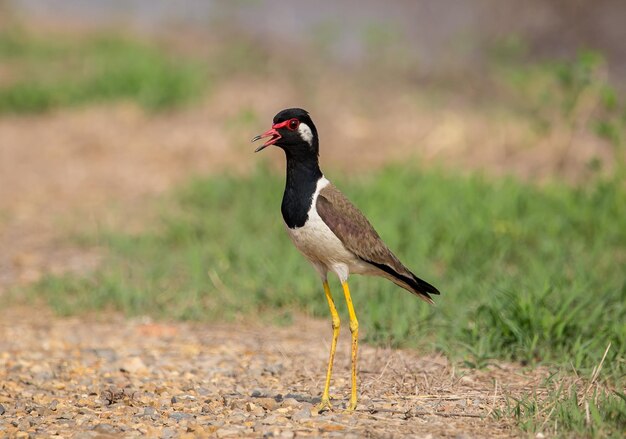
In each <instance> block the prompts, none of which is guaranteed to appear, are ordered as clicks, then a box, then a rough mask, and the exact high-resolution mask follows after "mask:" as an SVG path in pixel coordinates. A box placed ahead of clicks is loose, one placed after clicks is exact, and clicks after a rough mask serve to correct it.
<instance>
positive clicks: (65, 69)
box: [0, 29, 208, 114]
mask: <svg viewBox="0 0 626 439" xmlns="http://www.w3.org/2000/svg"><path fill="white" fill-rule="evenodd" d="M0 64H1V65H2V75H0V114H1V113H37V112H43V111H46V110H50V109H53V108H57V107H66V106H75V105H81V104H86V103H98V102H109V101H113V100H132V101H135V102H137V103H138V104H140V105H141V106H143V107H144V108H146V109H150V110H159V109H164V108H169V107H172V106H176V105H180V104H183V103H185V102H187V101H189V100H191V99H193V98H196V97H197V96H199V95H200V94H201V93H202V92H203V91H204V90H205V89H206V86H207V82H208V81H207V70H206V67H205V66H203V65H202V64H201V63H200V62H198V61H192V60H189V59H183V58H181V57H175V56H173V55H171V54H168V53H167V52H166V51H164V50H162V49H160V48H158V47H155V46H152V45H149V44H146V43H143V42H140V41H135V40H132V39H129V38H124V37H121V36H111V35H93V34H91V35H84V36H74V37H72V38H70V37H67V36H60V35H58V34H57V35H52V36H50V37H49V38H44V37H37V36H34V35H31V34H27V33H24V32H21V31H19V30H15V29H13V30H9V31H5V32H0Z"/></svg>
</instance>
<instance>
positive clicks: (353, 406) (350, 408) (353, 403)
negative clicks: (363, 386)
mask: <svg viewBox="0 0 626 439" xmlns="http://www.w3.org/2000/svg"><path fill="white" fill-rule="evenodd" d="M355 410H356V398H350V403H349V404H348V408H347V409H346V411H348V412H353V411H355Z"/></svg>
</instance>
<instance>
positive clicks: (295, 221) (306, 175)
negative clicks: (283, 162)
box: [281, 155, 323, 229]
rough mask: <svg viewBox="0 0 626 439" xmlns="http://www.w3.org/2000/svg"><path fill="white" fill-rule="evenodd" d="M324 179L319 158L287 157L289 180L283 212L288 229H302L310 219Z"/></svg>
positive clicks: (287, 179) (286, 186)
mask: <svg viewBox="0 0 626 439" xmlns="http://www.w3.org/2000/svg"><path fill="white" fill-rule="evenodd" d="M322 177H323V174H322V171H321V170H320V167H319V162H318V160H317V157H315V158H311V159H309V160H301V159H294V158H293V157H289V155H287V178H286V181H285V193H284V194H283V202H282V205H281V211H282V214H283V219H284V220H285V223H286V224H287V227H289V228H290V229H294V228H297V227H302V226H303V225H304V223H305V222H306V220H307V218H308V212H309V209H310V208H311V203H312V201H313V194H314V193H315V189H316V187H317V182H318V180H319V179H320V178H322Z"/></svg>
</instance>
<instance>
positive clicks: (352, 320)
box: [341, 281, 359, 411]
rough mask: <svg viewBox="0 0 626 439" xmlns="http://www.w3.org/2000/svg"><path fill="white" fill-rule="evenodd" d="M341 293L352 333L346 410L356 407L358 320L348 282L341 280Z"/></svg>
mask: <svg viewBox="0 0 626 439" xmlns="http://www.w3.org/2000/svg"><path fill="white" fill-rule="evenodd" d="M341 286H342V287H343V293H344V295H345V296H346V303H347V304H348V314H349V315H350V333H351V334H352V393H351V394H350V405H348V410H350V411H352V410H354V409H356V399H357V398H356V352H357V349H358V347H359V322H358V320H357V319H356V314H355V313H354V306H353V305H352V297H350V288H348V282H347V281H346V282H342V283H341Z"/></svg>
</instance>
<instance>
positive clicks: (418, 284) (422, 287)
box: [366, 261, 441, 304]
mask: <svg viewBox="0 0 626 439" xmlns="http://www.w3.org/2000/svg"><path fill="white" fill-rule="evenodd" d="M366 262H368V263H370V264H372V265H374V266H375V267H377V268H379V269H381V270H382V271H384V272H385V273H387V274H390V275H391V276H392V277H393V278H395V279H397V280H398V281H399V282H400V283H398V285H400V286H401V287H403V288H405V289H406V290H408V291H410V292H411V293H413V294H415V295H417V296H418V297H419V298H420V299H424V300H425V301H426V302H428V303H430V304H434V303H435V302H434V301H433V299H432V298H431V297H430V295H431V294H434V295H437V296H438V295H440V294H441V293H440V292H439V290H438V289H437V288H436V287H435V286H433V285H431V284H429V283H428V282H426V281H425V280H422V279H420V278H419V277H417V276H415V275H414V274H413V273H412V272H410V271H408V270H407V271H408V272H409V273H411V277H409V276H405V275H402V274H400V273H398V272H397V271H396V270H394V269H393V268H391V267H390V266H389V265H387V264H380V263H376V262H373V261H366Z"/></svg>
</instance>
